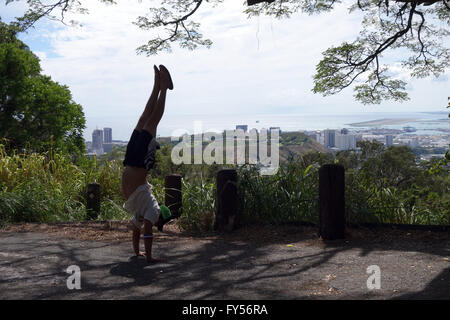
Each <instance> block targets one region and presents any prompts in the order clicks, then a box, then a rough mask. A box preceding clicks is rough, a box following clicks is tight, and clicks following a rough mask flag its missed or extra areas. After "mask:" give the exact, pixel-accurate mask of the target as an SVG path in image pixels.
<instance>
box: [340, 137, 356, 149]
mask: <svg viewBox="0 0 450 320" xmlns="http://www.w3.org/2000/svg"><path fill="white" fill-rule="evenodd" d="M335 147H336V148H338V149H339V150H352V149H356V135H354V134H336V135H335Z"/></svg>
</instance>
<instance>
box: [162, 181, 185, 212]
mask: <svg viewBox="0 0 450 320" xmlns="http://www.w3.org/2000/svg"><path fill="white" fill-rule="evenodd" d="M164 187H165V200H164V204H165V205H166V207H168V208H169V209H170V211H171V212H172V215H173V216H174V217H175V218H178V217H179V216H180V215H181V204H182V193H181V176H180V175H179V174H169V175H167V176H166V177H165V178H164Z"/></svg>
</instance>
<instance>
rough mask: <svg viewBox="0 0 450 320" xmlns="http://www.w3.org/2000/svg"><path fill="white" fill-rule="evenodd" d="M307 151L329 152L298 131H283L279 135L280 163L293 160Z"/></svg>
mask: <svg viewBox="0 0 450 320" xmlns="http://www.w3.org/2000/svg"><path fill="white" fill-rule="evenodd" d="M307 152H323V153H327V152H329V151H328V150H327V149H326V148H325V147H324V146H323V145H321V144H320V143H318V142H317V141H316V140H314V139H313V138H311V137H309V136H307V135H306V134H304V133H302V132H298V131H294V132H283V133H281V135H280V163H285V162H288V161H289V160H290V161H292V160H295V159H297V158H298V157H299V156H301V155H302V154H305V153H307Z"/></svg>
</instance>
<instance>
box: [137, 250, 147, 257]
mask: <svg viewBox="0 0 450 320" xmlns="http://www.w3.org/2000/svg"><path fill="white" fill-rule="evenodd" d="M136 256H138V257H146V256H147V254H146V253H145V251H139V253H138V254H136Z"/></svg>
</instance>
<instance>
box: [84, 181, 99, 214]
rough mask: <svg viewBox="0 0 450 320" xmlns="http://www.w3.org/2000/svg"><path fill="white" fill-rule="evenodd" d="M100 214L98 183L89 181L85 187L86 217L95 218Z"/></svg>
mask: <svg viewBox="0 0 450 320" xmlns="http://www.w3.org/2000/svg"><path fill="white" fill-rule="evenodd" d="M99 214H100V185H99V184H98V183H90V184H88V187H87V194H86V218H87V220H95V219H97V217H98V215H99Z"/></svg>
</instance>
